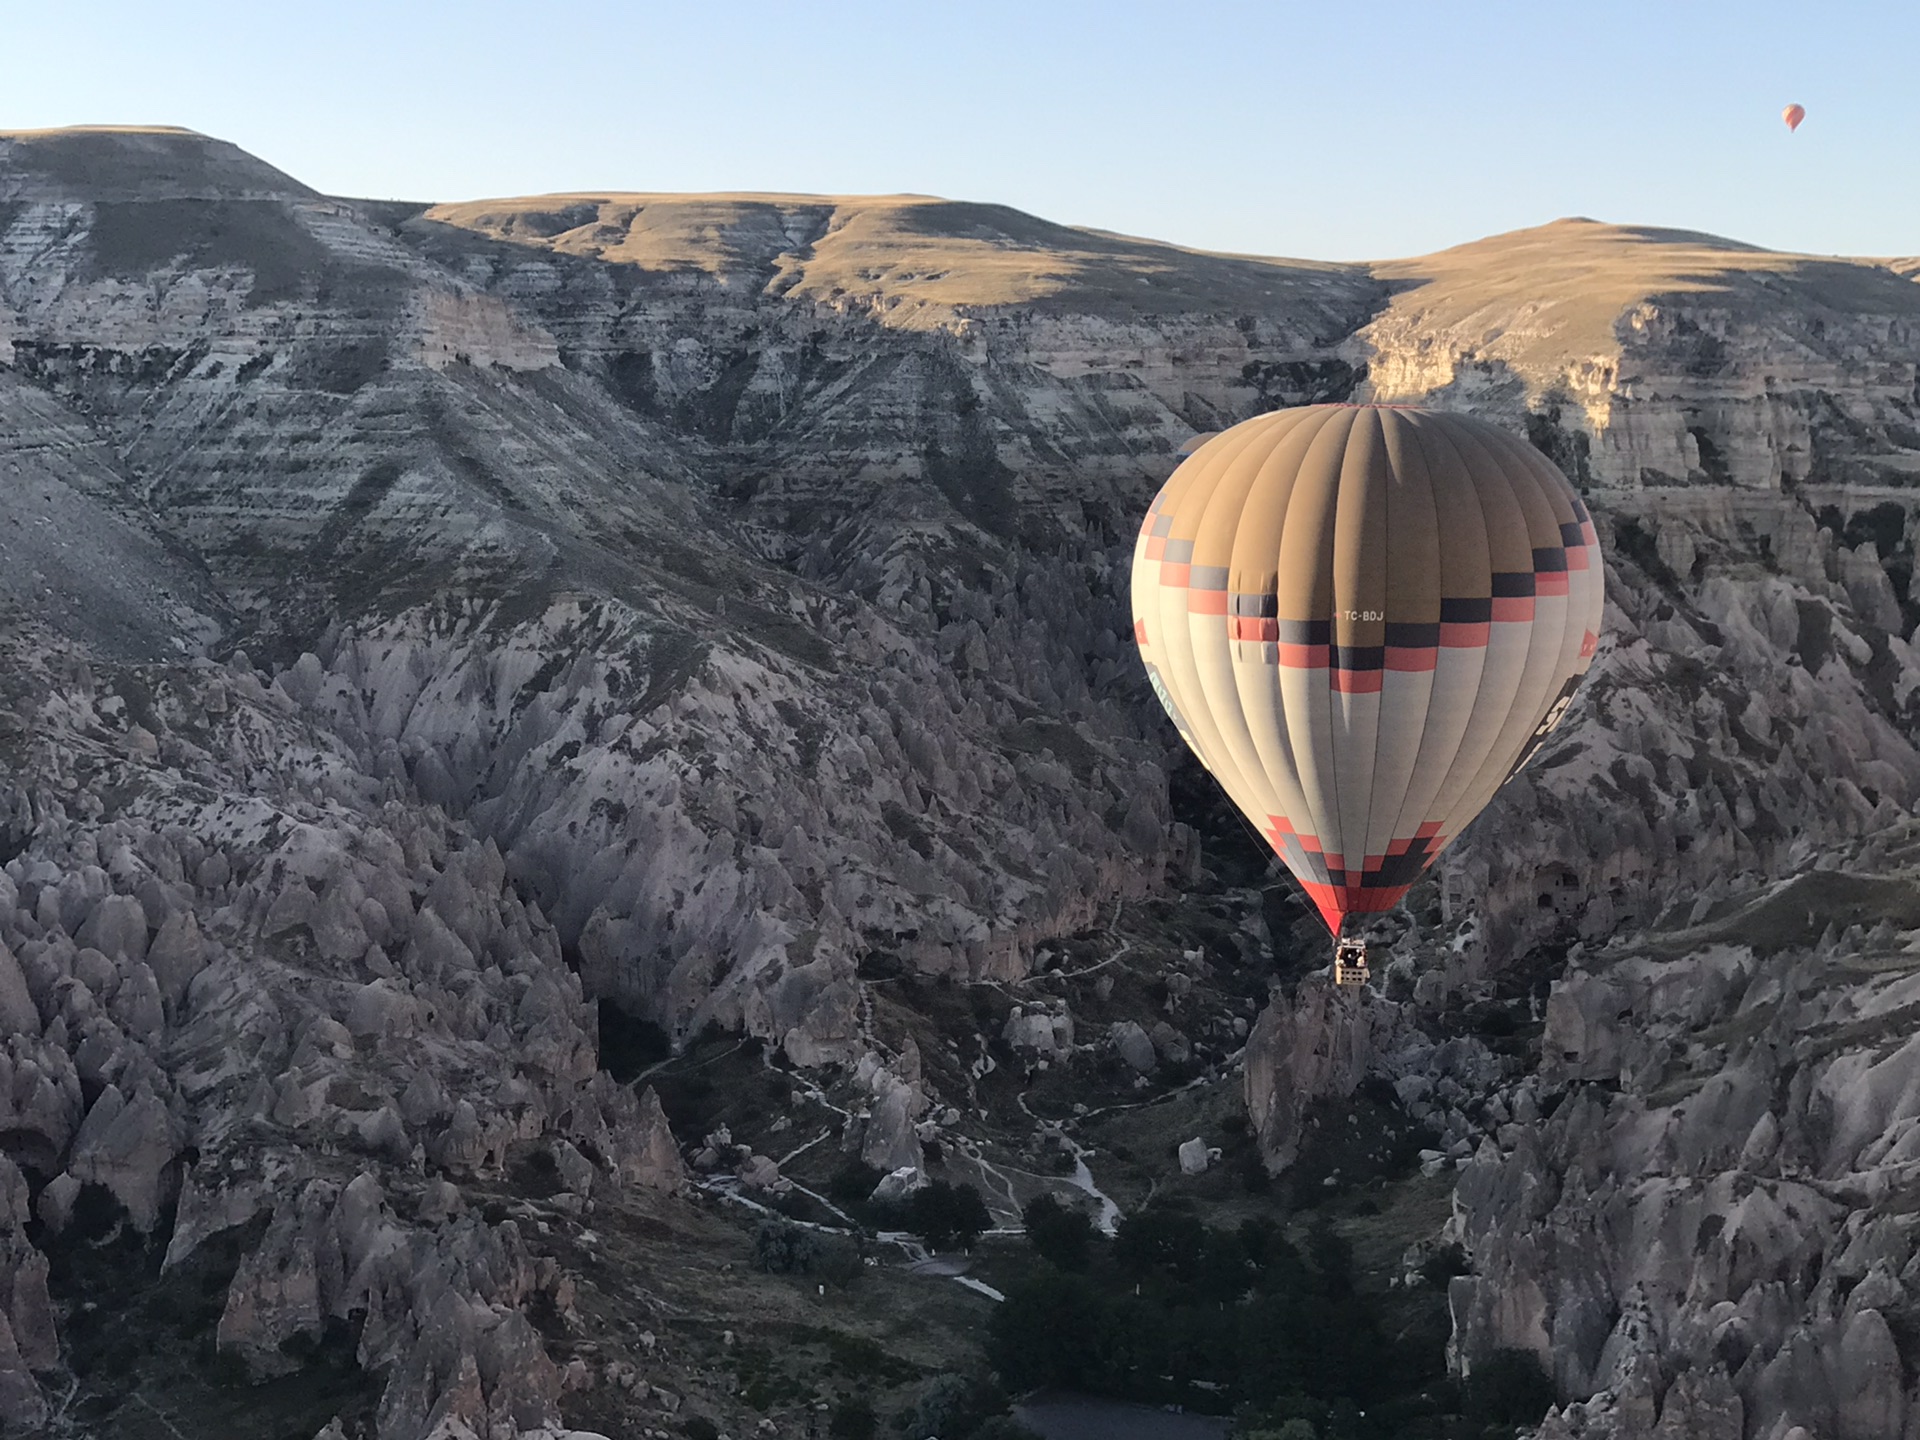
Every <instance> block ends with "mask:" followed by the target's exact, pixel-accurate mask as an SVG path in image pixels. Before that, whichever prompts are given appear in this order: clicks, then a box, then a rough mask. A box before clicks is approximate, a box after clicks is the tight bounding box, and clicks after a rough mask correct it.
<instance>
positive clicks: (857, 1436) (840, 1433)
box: [827, 1395, 880, 1440]
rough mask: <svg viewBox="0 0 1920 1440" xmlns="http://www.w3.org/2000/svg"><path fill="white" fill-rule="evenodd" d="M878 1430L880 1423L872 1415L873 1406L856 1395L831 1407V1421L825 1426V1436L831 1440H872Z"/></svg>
mask: <svg viewBox="0 0 1920 1440" xmlns="http://www.w3.org/2000/svg"><path fill="white" fill-rule="evenodd" d="M879 1428H880V1422H879V1420H878V1418H877V1417H875V1415H874V1413H873V1406H871V1405H869V1404H868V1403H867V1402H866V1401H865V1400H864V1399H863V1398H862V1397H860V1396H858V1395H850V1396H848V1397H847V1398H846V1399H845V1400H842V1401H841V1402H840V1403H839V1404H838V1405H836V1406H834V1407H833V1419H832V1420H831V1421H830V1422H829V1423H828V1425H827V1434H829V1435H831V1436H832V1437H833V1440H873V1437H874V1435H875V1433H876V1432H877V1431H878V1430H879Z"/></svg>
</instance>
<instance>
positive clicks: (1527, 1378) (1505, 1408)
mask: <svg viewBox="0 0 1920 1440" xmlns="http://www.w3.org/2000/svg"><path fill="white" fill-rule="evenodd" d="M1466 1388H1467V1414H1468V1415H1470V1416H1472V1417H1473V1418H1474V1419H1476V1420H1483V1421H1488V1422H1491V1423H1492V1424H1495V1425H1532V1424H1534V1423H1535V1422H1537V1421H1538V1420H1539V1419H1540V1417H1541V1416H1542V1415H1544V1414H1546V1413H1547V1408H1548V1407H1549V1406H1550V1405H1552V1404H1553V1401H1554V1394H1553V1381H1552V1380H1550V1379H1548V1378H1547V1372H1546V1370H1545V1369H1544V1368H1543V1367H1542V1366H1541V1364H1540V1358H1539V1357H1538V1356H1537V1355H1535V1354H1534V1353H1533V1352H1532V1351H1531V1350H1496V1351H1494V1352H1493V1353H1492V1354H1491V1355H1489V1356H1487V1358H1486V1359H1484V1360H1480V1361H1477V1362H1475V1364H1474V1367H1473V1369H1472V1370H1471V1371H1470V1372H1469V1373H1468V1375H1467V1387H1466Z"/></svg>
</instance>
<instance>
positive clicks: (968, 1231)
mask: <svg viewBox="0 0 1920 1440" xmlns="http://www.w3.org/2000/svg"><path fill="white" fill-rule="evenodd" d="M991 1224H993V1216H992V1214H991V1213H990V1212H989V1211H988V1209H987V1202H986V1201H984V1200H982V1199H981V1198H980V1192H979V1191H978V1190H976V1189H974V1188H973V1186H971V1185H953V1184H949V1183H948V1182H947V1181H945V1180H935V1181H934V1182H933V1183H932V1184H930V1185H924V1186H922V1187H921V1188H920V1189H918V1190H916V1191H914V1192H913V1197H912V1198H911V1199H910V1200H908V1201H907V1228H908V1229H909V1230H911V1231H912V1232H913V1233H914V1234H916V1235H918V1236H919V1237H920V1238H921V1239H922V1240H924V1241H926V1242H927V1244H928V1246H930V1247H931V1248H932V1249H935V1250H945V1249H948V1248H950V1247H952V1246H954V1245H959V1246H961V1247H962V1248H968V1247H971V1246H972V1244H973V1242H974V1241H976V1240H978V1239H979V1238H980V1236H981V1234H982V1233H983V1232H984V1231H985V1230H986V1229H987V1227H988V1226H989V1225H991Z"/></svg>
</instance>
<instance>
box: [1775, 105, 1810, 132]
mask: <svg viewBox="0 0 1920 1440" xmlns="http://www.w3.org/2000/svg"><path fill="white" fill-rule="evenodd" d="M1780 118H1781V119H1782V120H1784V121H1786V122H1787V129H1789V130H1798V129H1799V128H1800V122H1801V121H1802V120H1804V119H1806V118H1807V107H1806V106H1804V105H1789V106H1787V108H1786V109H1784V110H1782V111H1781V112H1780Z"/></svg>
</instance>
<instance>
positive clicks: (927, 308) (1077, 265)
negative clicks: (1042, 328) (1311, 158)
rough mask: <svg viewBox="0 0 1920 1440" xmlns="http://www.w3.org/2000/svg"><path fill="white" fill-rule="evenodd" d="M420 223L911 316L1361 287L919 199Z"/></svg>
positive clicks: (1318, 267) (617, 197)
mask: <svg viewBox="0 0 1920 1440" xmlns="http://www.w3.org/2000/svg"><path fill="white" fill-rule="evenodd" d="M424 218H425V219H427V220H429V221H435V222H438V223H441V224H444V225H451V226H457V227H460V228H462V229H465V230H470V231H473V232H476V233H478V234H482V235H487V236H490V237H492V238H495V239H498V240H504V241H510V242H513V243H516V244H523V245H533V246H538V247H541V248H544V249H549V250H554V251H558V252H560V253H562V254H569V255H580V256H586V257H591V258H596V259H600V260H604V261H608V262H612V263H616V264H624V265H634V266H638V267H640V268H642V269H645V270H651V271H669V272H670V271H700V272H704V273H706V274H709V275H713V276H716V277H721V278H724V279H726V280H728V281H729V282H730V283H732V282H745V283H752V284H755V285H758V286H764V288H766V289H767V290H768V291H769V292H771V293H774V294H780V295H788V296H791V297H793V298H795V299H807V300H817V301H824V302H844V301H852V302H855V303H876V304H877V305H879V306H880V307H882V308H885V309H888V310H889V311H891V312H896V313H893V314H891V316H890V318H891V319H892V320H893V321H894V323H899V324H909V325H911V324H914V323H916V318H915V317H920V323H929V324H931V323H936V322H937V321H938V320H940V319H942V318H944V317H946V316H948V315H951V314H953V313H954V312H956V311H960V310H964V309H970V308H977V307H992V306H1006V305H1041V306H1059V307H1061V308H1073V309H1083V310H1091V311H1094V312H1097V313H1098V312H1106V313H1111V312H1115V311H1118V312H1123V313H1127V312H1131V313H1142V314H1161V315H1164V314H1170V313H1174V314H1177V313H1180V312H1183V311H1190V310H1198V311H1207V312H1210V313H1214V314H1218V313H1220V312H1222V311H1227V312H1233V311H1257V310H1269V309H1275V308H1281V307H1286V306H1289V305H1297V304H1299V303H1301V302H1302V301H1305V302H1307V303H1309V304H1311V303H1314V302H1315V301H1324V300H1337V299H1341V298H1343V297H1347V296H1351V295H1353V294H1354V293H1356V287H1365V286H1367V285H1368V284H1369V282H1368V281H1367V278H1366V276H1365V273H1364V271H1363V270H1361V269H1359V268H1358V267H1355V266H1351V265H1337V264H1325V263H1320V262H1315V261H1304V260H1274V259H1261V258H1256V257H1249V256H1237V255H1215V254H1210V253H1207V252H1205V251H1197V250H1187V249H1182V248H1181V247H1179V246H1175V245H1168V244H1164V243H1161V242H1159V241H1153V240H1136V239H1131V238H1128V237H1126V236H1120V235H1110V234H1106V233H1103V232H1100V231H1095V230H1085V229H1078V228H1075V227H1072V226H1067V225H1056V224H1053V223H1051V222H1049V221H1046V220H1040V219H1036V218H1035V217H1033V216H1031V215H1026V214H1023V213H1022V212H1020V211H1018V210H1014V209H1011V208H1009V207H1007V206H1004V205H980V204H970V203H965V202H960V201H952V200H940V199H935V198H931V197H928V196H924V195H864V196H844V195H835V196H826V195H750V194H739V195H647V194H605V195H541V196H532V197H528V198H524V199H513V200H477V201H471V202H468V203H464V204H454V205H438V206H435V207H433V208H432V209H430V210H428V211H427V212H426V213H425V217H424Z"/></svg>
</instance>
